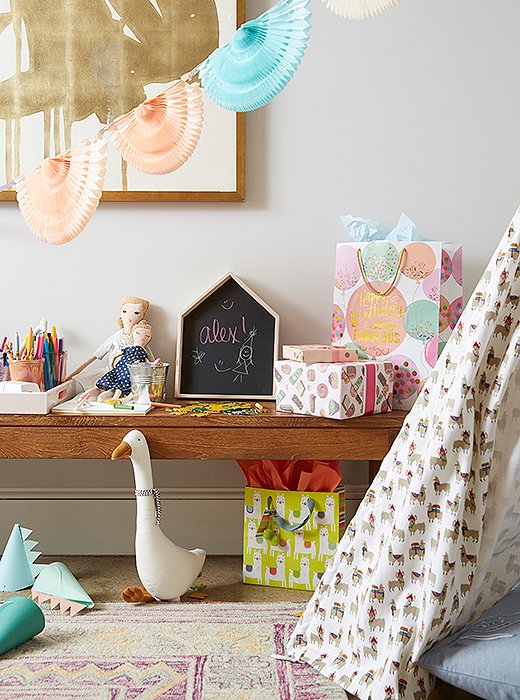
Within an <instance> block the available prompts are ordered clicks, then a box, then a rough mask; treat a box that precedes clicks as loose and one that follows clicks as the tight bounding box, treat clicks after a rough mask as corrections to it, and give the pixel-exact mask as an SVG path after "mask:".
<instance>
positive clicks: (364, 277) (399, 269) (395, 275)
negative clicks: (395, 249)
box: [357, 246, 406, 297]
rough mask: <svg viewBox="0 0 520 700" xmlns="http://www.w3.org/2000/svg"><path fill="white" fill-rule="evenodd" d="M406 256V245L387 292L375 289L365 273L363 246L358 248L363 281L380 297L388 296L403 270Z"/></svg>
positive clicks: (400, 254)
mask: <svg viewBox="0 0 520 700" xmlns="http://www.w3.org/2000/svg"><path fill="white" fill-rule="evenodd" d="M405 256H406V246H405V247H404V248H403V249H402V250H401V252H400V253H399V259H398V261H397V268H396V270H395V272H394V276H393V277H392V280H391V282H390V286H389V287H388V289H387V290H386V291H385V292H380V291H379V290H378V289H375V288H374V287H373V286H372V284H371V283H370V282H369V281H368V279H367V276H366V273H365V268H364V267H363V258H362V257H361V248H358V249H357V259H358V264H359V269H360V270H361V277H363V282H364V283H365V284H366V286H367V287H368V288H369V289H370V291H371V292H373V293H374V294H377V295H378V296H380V297H386V296H387V295H388V294H390V292H391V291H392V289H393V288H394V284H395V282H396V280H397V276H398V275H399V273H400V272H401V264H402V262H403V260H404V258H405Z"/></svg>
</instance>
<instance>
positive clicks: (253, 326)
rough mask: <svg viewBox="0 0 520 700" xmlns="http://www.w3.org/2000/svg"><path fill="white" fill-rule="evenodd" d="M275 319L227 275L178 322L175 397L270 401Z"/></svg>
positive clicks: (274, 346) (271, 395)
mask: <svg viewBox="0 0 520 700" xmlns="http://www.w3.org/2000/svg"><path fill="white" fill-rule="evenodd" d="M278 326H279V316H278V314H277V313H276V312H275V311H273V309H271V307H270V306H268V305H267V304H266V303H265V302H264V301H262V299H260V297H259V296H257V295H256V294H255V293H254V292H253V291H252V290H251V289H250V288H249V287H248V286H247V285H246V284H244V282H242V280H240V279H239V278H238V277H236V276H235V275H233V274H231V273H229V274H227V275H226V276H225V277H223V278H222V279H221V280H219V281H218V282H217V283H216V284H214V285H213V286H212V287H211V288H210V289H208V291H207V292H205V293H204V294H203V295H202V296H201V297H199V298H198V299H197V300H196V301H194V302H193V304H191V305H190V306H189V307H188V308H187V309H186V310H185V311H184V312H183V313H182V314H181V316H180V318H179V333H178V336H177V359H176V367H175V395H176V396H178V397H180V398H197V399H221V398H222V399H272V398H273V394H274V388H273V364H274V361H275V360H276V359H277V357H278Z"/></svg>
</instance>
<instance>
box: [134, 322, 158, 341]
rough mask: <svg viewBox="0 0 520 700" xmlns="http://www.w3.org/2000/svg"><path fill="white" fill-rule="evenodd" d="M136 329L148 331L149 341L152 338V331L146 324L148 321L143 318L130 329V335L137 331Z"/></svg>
mask: <svg viewBox="0 0 520 700" xmlns="http://www.w3.org/2000/svg"><path fill="white" fill-rule="evenodd" d="M137 328H143V329H144V330H147V331H150V340H151V339H152V338H153V329H152V326H151V325H150V324H149V323H148V321H145V320H144V318H143V320H142V321H139V323H136V324H135V326H134V327H133V328H132V333H133V332H134V331H135V330H136V329H137Z"/></svg>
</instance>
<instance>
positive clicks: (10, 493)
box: [0, 484, 368, 501]
mask: <svg viewBox="0 0 520 700" xmlns="http://www.w3.org/2000/svg"><path fill="white" fill-rule="evenodd" d="M367 488H368V486H364V485H362V484H354V485H352V486H347V487H346V489H347V500H352V501H360V500H362V499H363V497H364V495H365V493H366V490H367ZM160 491H161V497H162V498H163V499H164V500H175V501H218V500H222V501H241V500H243V498H244V489H243V488H242V487H236V488H219V487H212V488H206V489H201V488H200V487H199V488H183V487H176V488H165V489H160ZM133 499H134V493H133V491H132V489H120V488H117V489H116V488H104V489H100V488H88V487H82V488H70V487H69V488H58V487H52V488H46V487H41V488H7V489H0V500H13V501H35V500H36V501H41V500H52V501H60V500H65V501H70V500H81V501H99V500H112V501H113V500H133Z"/></svg>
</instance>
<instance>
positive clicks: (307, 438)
mask: <svg viewBox="0 0 520 700" xmlns="http://www.w3.org/2000/svg"><path fill="white" fill-rule="evenodd" d="M132 427H134V426H132V425H130V426H124V425H119V426H112V427H110V426H108V427H107V426H100V427H96V428H92V426H84V427H59V426H55V427H53V428H52V429H51V430H50V429H49V428H48V427H42V426H33V427H30V428H27V429H20V428H16V427H1V426H0V458H3V459H5V458H11V459H13V458H18V459H53V458H56V459H85V458H91V459H103V458H108V457H110V455H111V453H112V451H113V449H114V448H115V447H116V446H117V445H118V444H119V442H120V441H121V440H122V439H123V437H124V436H125V434H126V432H127V431H128V430H129V429H130V428H132ZM143 431H144V434H145V435H146V438H147V440H148V442H149V444H150V450H151V455H152V457H153V458H154V459H254V458H266V459H268V458H270V459H291V458H296V459H298V458H300V459H317V458H320V459H352V460H362V459H371V460H376V459H379V460H380V459H382V458H383V457H384V456H385V454H386V453H387V451H388V447H389V444H390V438H389V431H388V430H386V429H384V428H380V429H378V428H371V429H362V428H360V429H358V430H355V431H354V430H341V429H339V430H336V431H334V432H330V431H327V430H321V429H320V428H301V429H299V430H290V429H287V428H275V427H273V428H269V427H267V428H263V429H262V430H258V429H257V428H251V427H249V428H248V427H244V428H236V427H229V428H228V427H223V426H216V427H208V426H206V427H196V428H191V429H189V430H187V429H185V428H182V427H177V428H176V427H174V426H170V427H168V428H160V427H152V426H150V427H147V426H143Z"/></svg>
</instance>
